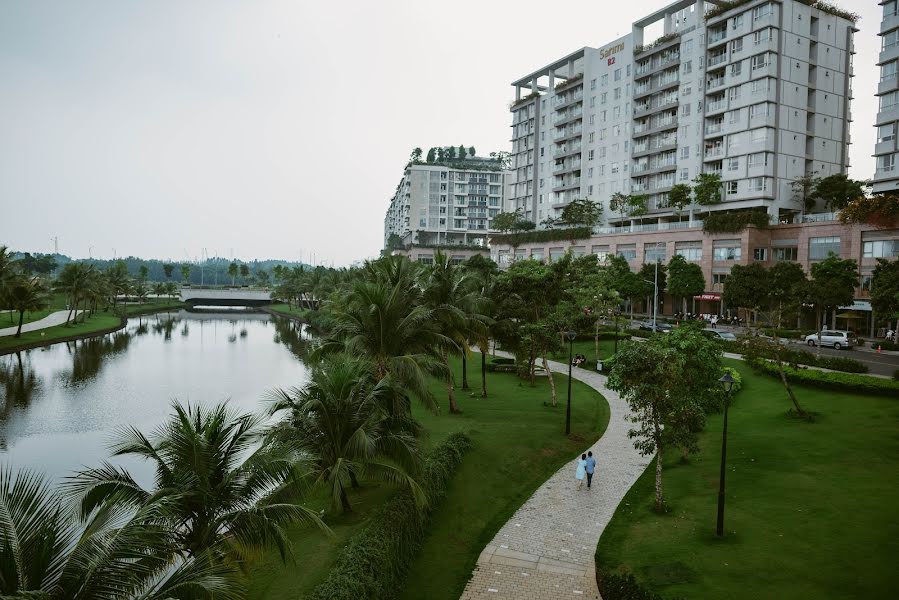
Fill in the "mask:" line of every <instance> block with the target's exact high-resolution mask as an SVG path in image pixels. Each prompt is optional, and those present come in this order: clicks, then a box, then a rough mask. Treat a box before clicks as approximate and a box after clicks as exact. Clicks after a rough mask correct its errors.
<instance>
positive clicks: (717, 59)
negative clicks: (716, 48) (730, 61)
mask: <svg viewBox="0 0 899 600" xmlns="http://www.w3.org/2000/svg"><path fill="white" fill-rule="evenodd" d="M723 62H727V53H726V52H725V53H724V54H719V55H717V56H710V57H709V68H712V67H714V66H715V65H720V64H721V63H723Z"/></svg>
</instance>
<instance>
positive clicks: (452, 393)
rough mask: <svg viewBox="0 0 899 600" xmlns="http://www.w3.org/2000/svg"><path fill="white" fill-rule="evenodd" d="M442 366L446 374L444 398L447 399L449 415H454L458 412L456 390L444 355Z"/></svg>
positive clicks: (447, 359)
mask: <svg viewBox="0 0 899 600" xmlns="http://www.w3.org/2000/svg"><path fill="white" fill-rule="evenodd" d="M443 365H444V366H445V367H446V369H447V374H446V397H447V399H449V411H450V413H451V414H456V413H458V412H459V407H458V406H457V405H456V390H455V386H454V385H453V373H452V371H450V370H449V358H447V355H446V353H444V355H443Z"/></svg>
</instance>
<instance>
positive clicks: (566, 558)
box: [461, 361, 650, 600]
mask: <svg viewBox="0 0 899 600" xmlns="http://www.w3.org/2000/svg"><path fill="white" fill-rule="evenodd" d="M551 365H552V367H553V369H554V370H558V372H560V373H564V372H565V371H566V370H567V366H566V365H562V364H561V363H557V362H552V361H551ZM572 375H573V377H574V378H575V379H577V380H579V381H582V382H584V383H586V384H587V385H589V386H591V387H592V388H594V389H595V390H597V391H598V392H600V393H601V394H602V395H603V397H605V399H606V400H607V401H608V403H609V408H610V409H611V414H610V417H609V425H608V427H607V428H606V431H605V433H603V435H602V437H601V438H600V439H599V440H598V441H597V442H596V443H595V444H594V445H593V446H592V447H590V448H584V450H583V452H587V450H592V451H593V456H594V457H595V458H596V460H597V465H596V476H595V477H594V479H593V487H592V488H591V489H589V490H588V489H587V488H586V486H584V488H583V489H581V490H577V489H576V488H575V480H574V471H575V466H576V461H577V459H578V458H579V457H578V456H573V457H571V458H572V461H571V462H570V463H569V464H567V465H565V466H564V467H562V468H561V469H560V470H559V471H557V472H556V473H555V474H554V475H553V476H552V477H550V478H549V479H548V480H547V481H546V482H545V483H544V484H543V485H542V486H540V487H539V488H538V489H537V491H536V492H534V494H533V495H532V496H531V497H530V498H529V499H528V500H527V501H526V502H525V503H524V505H522V506H521V508H519V509H518V511H516V513H515V514H514V515H513V516H512V518H511V519H510V520H509V521H508V522H507V523H506V524H505V525H503V527H502V528H501V529H500V530H499V532H498V533H497V534H496V537H494V538H493V540H492V541H491V542H490V543H489V544H488V545H487V547H486V548H484V550H483V552H481V555H480V557H479V558H478V564H477V566H476V567H475V570H474V572H473V573H472V577H471V579H470V580H469V582H468V584H467V585H466V586H465V591H464V592H463V593H462V597H461V600H477V599H480V598H490V599H493V600H500V599H522V600H553V599H556V598H593V599H597V598H599V597H600V596H599V590H598V589H597V586H596V568H595V564H594V560H593V556H594V554H595V552H596V544H597V542H599V537H600V535H602V532H603V529H605V526H606V525H607V524H608V522H609V521H610V520H611V518H612V515H613V514H614V513H615V509H616V508H617V507H618V504H619V503H620V502H621V499H622V498H623V497H624V494H625V493H626V492H627V491H628V490H629V489H630V487H631V486H632V485H633V484H634V482H635V481H636V480H637V478H638V477H640V475H641V474H642V473H643V470H644V469H645V468H646V465H648V464H649V460H650V457H644V456H640V454H639V453H638V452H637V451H636V449H634V445H633V440H631V439H629V438H628V437H627V432H628V431H629V430H630V429H631V427H632V424H631V423H630V422H629V421H628V419H627V416H628V414H629V410H628V406H627V403H626V402H624V401H623V400H621V399H620V398H619V397H618V394H617V393H615V392H613V391H612V390H610V389H608V388H607V387H606V386H605V382H606V378H605V377H604V376H602V375H600V374H599V373H596V372H594V371H591V370H588V369H574V370H573V372H572Z"/></svg>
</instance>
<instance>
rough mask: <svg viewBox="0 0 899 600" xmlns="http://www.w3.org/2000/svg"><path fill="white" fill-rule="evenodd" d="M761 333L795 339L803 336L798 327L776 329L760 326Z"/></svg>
mask: <svg viewBox="0 0 899 600" xmlns="http://www.w3.org/2000/svg"><path fill="white" fill-rule="evenodd" d="M761 331H762V333H764V334H765V335H767V336H769V337H779V338H786V339H789V340H797V339H800V338H802V337H803V335H802V331H800V330H799V329H777V328H775V327H762V329H761Z"/></svg>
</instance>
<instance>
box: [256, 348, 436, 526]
mask: <svg viewBox="0 0 899 600" xmlns="http://www.w3.org/2000/svg"><path fill="white" fill-rule="evenodd" d="M374 372H375V367H374V365H373V364H372V363H370V362H368V361H366V360H364V359H362V358H359V357H355V356H350V355H341V354H338V355H334V356H330V357H328V358H327V359H325V361H324V362H323V363H322V364H320V365H318V366H317V367H316V368H315V369H313V370H312V373H311V374H310V380H309V383H307V384H306V385H305V386H304V387H303V388H302V389H292V390H288V391H284V390H276V392H275V393H274V395H273V396H272V398H273V399H274V400H276V403H275V404H274V406H273V407H272V411H271V412H272V413H273V414H277V413H278V412H280V411H282V410H287V411H289V412H288V414H287V416H286V418H285V420H284V421H283V422H282V423H281V424H280V426H279V427H278V428H276V430H275V436H274V437H275V438H276V439H280V440H283V441H284V442H286V443H295V444H296V445H297V446H298V449H299V451H300V452H301V453H302V455H304V456H306V457H308V459H309V462H310V465H309V466H310V468H309V472H308V474H307V475H306V479H308V480H311V481H312V482H313V484H314V485H317V486H321V487H324V488H326V489H327V490H328V492H329V496H330V498H331V502H332V506H333V507H334V508H335V509H341V510H343V511H345V512H349V511H351V510H352V507H351V505H350V501H349V497H348V495H347V488H348V487H350V486H352V487H358V479H361V478H363V477H365V478H368V479H375V480H381V481H386V482H388V483H393V484H397V483H398V484H401V485H403V486H405V487H407V488H408V489H409V490H410V491H411V492H412V494H413V496H414V497H415V498H416V500H417V501H418V503H419V504H423V503H424V502H425V496H424V493H423V491H422V489H421V486H420V485H419V484H418V483H417V482H416V481H415V479H414V478H413V475H412V474H414V473H415V472H417V471H418V469H419V450H418V445H417V443H416V441H415V438H414V437H413V436H412V435H410V434H408V433H406V432H403V431H395V430H394V429H392V428H391V416H390V415H391V413H390V405H391V404H392V402H393V397H394V396H395V395H396V394H397V393H398V392H397V390H395V389H392V388H391V386H390V384H389V382H388V381H387V380H383V379H382V380H381V381H380V382H378V381H376V378H375V374H374Z"/></svg>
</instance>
